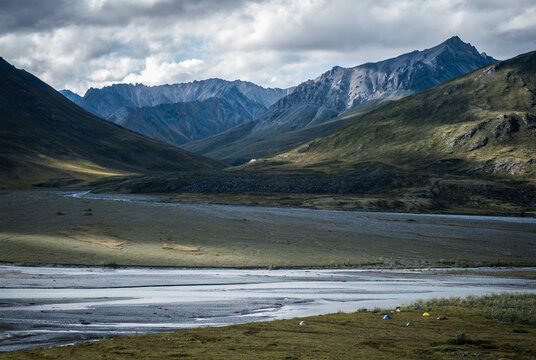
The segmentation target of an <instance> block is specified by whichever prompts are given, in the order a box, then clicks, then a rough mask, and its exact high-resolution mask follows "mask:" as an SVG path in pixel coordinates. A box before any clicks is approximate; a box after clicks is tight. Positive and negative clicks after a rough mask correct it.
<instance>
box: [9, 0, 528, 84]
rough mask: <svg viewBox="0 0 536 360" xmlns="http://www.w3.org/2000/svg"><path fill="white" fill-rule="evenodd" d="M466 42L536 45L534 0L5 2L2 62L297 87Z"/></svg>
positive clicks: (73, 78) (81, 76) (54, 77)
mask: <svg viewBox="0 0 536 360" xmlns="http://www.w3.org/2000/svg"><path fill="white" fill-rule="evenodd" d="M453 35H458V36H460V37H461V39H462V40H463V41H465V42H470V43H472V44H473V45H474V46H476V48H477V49H478V50H479V51H485V52H487V53H488V54H489V55H491V56H493V57H495V58H498V59H507V58H509V57H512V56H515V55H517V54H520V53H523V52H527V51H531V50H535V49H536V40H535V39H536V2H535V1H534V0H512V1H504V0H359V1H356V0H265V1H261V0H259V1H256V0H174V1H171V0H0V51H1V53H0V56H3V57H4V58H6V59H7V60H8V61H11V62H13V63H14V65H16V66H19V67H24V68H26V69H27V70H29V71H31V72H34V73H35V74H36V75H38V76H40V77H42V78H43V79H44V80H45V81H48V82H50V83H51V85H53V86H55V87H56V88H63V87H69V88H71V89H72V90H77V91H78V92H81V93H83V92H85V90H86V89H87V88H88V87H90V86H93V87H102V86H105V85H109V84H111V83H116V82H143V83H147V84H150V85H156V84H159V83H172V82H178V81H191V80H196V79H197V80H198V79H203V78H208V77H220V78H225V79H229V80H234V79H238V78H240V79H243V80H249V81H253V82H256V83H259V84H261V85H265V86H278V87H285V86H292V85H295V84H297V83H299V82H301V81H303V80H306V79H308V78H314V77H316V76H318V75H320V74H321V73H322V72H323V71H325V70H327V69H329V68H331V67H332V66H333V65H341V66H355V65H359V64H361V63H363V62H367V61H379V60H383V59H385V58H388V57H392V56H397V55H400V54H402V53H405V52H409V51H412V50H421V49H424V48H427V47H431V46H434V45H437V44H439V43H440V42H442V41H444V40H446V39H447V38H449V37H451V36H453Z"/></svg>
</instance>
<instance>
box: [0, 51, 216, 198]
mask: <svg viewBox="0 0 536 360" xmlns="http://www.w3.org/2000/svg"><path fill="white" fill-rule="evenodd" d="M0 114H1V122H0V186H9V187H17V186H28V185H31V184H35V183H41V182H46V181H50V180H54V179H56V180H57V181H58V183H59V184H66V183H69V182H71V181H74V182H76V181H84V180H92V179H95V178H99V177H103V176H111V175H120V174H125V173H149V172H150V173H155V172H156V173H158V172H167V171H189V170H203V169H217V168H220V167H221V164H219V163H218V162H216V161H214V160H211V159H207V158H204V157H202V156H199V155H195V154H192V153H189V152H187V151H184V150H181V149H179V148H176V147H174V146H171V145H168V144H164V143H162V142H159V141H156V140H152V139H149V138H147V137H145V136H142V135H139V134H136V133H134V132H132V131H129V130H127V129H124V128H122V127H120V126H117V125H115V124H112V123H110V122H108V121H105V120H103V119H100V118H98V117H96V116H95V115H93V114H90V113H88V112H87V111H85V110H83V109H82V108H80V107H79V106H77V105H75V104H73V103H72V102H71V101H69V100H68V99H67V98H65V97H64V96H63V95H61V94H60V93H59V92H57V91H55V90H54V89H53V88H52V87H50V86H48V85H47V84H45V83H44V82H42V81H41V80H39V79H38V78H36V77H35V76H33V75H31V74H30V73H28V72H26V71H24V70H18V69H16V68H15V67H14V66H12V65H10V64H9V63H7V62H6V61H5V60H4V59H2V58H0ZM58 179H60V180H58Z"/></svg>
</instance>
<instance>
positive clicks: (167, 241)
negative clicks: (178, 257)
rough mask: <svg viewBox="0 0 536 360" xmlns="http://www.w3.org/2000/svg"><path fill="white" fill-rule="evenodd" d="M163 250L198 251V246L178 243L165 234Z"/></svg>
mask: <svg viewBox="0 0 536 360" xmlns="http://www.w3.org/2000/svg"><path fill="white" fill-rule="evenodd" d="M163 240H164V246H163V247H162V249H164V250H176V251H187V252H196V251H199V248H198V247H196V246H187V245H182V244H178V243H177V242H176V241H175V240H174V239H173V238H172V237H171V236H169V235H168V236H166V237H165V238H164V239H163Z"/></svg>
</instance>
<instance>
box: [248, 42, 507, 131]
mask: <svg viewBox="0 0 536 360" xmlns="http://www.w3.org/2000/svg"><path fill="white" fill-rule="evenodd" d="M496 61H497V60H495V59H494V58H492V57H490V56H487V55H486V54H485V53H479V52H478V51H477V49H476V48H475V47H474V46H472V45H471V44H467V43H464V42H463V41H462V40H461V39H460V38H459V37H457V36H455V37H452V38H450V39H448V40H447V41H445V42H443V43H441V44H439V45H437V46H435V47H433V48H431V49H426V50H423V51H413V52H411V53H407V54H404V55H400V56H398V57H396V58H392V59H388V60H384V61H380V62H377V63H367V64H363V65H359V66H356V67H353V68H342V67H339V66H336V67H334V68H333V69H331V70H330V71H327V72H325V73H324V74H322V75H321V76H319V77H318V78H316V79H315V80H309V81H306V82H304V83H301V84H300V85H298V86H297V87H296V88H295V89H294V91H293V92H292V93H291V94H289V95H288V96H286V97H284V98H282V99H281V100H279V101H278V102H277V103H275V104H274V105H273V106H272V107H271V108H270V109H269V111H268V112H267V113H266V114H264V115H263V116H262V117H261V118H260V119H259V122H258V124H257V125H256V126H255V128H254V130H253V132H255V131H262V130H263V129H266V128H273V127H284V128H286V127H291V128H293V129H294V128H301V127H304V126H307V125H312V124H316V123H321V122H323V121H325V120H328V119H331V118H333V117H335V116H337V115H339V114H341V113H343V112H344V111H346V110H349V109H351V108H355V107H358V106H360V105H364V104H367V103H370V102H372V101H378V100H388V99H392V98H399V97H403V96H407V95H410V94H413V93H416V92H419V91H421V90H424V89H427V88H429V87H432V86H435V85H438V84H441V83H443V82H445V81H447V80H450V79H453V78H455V77H457V76H459V75H462V74H465V73H467V72H470V71H472V70H475V69H478V68H480V67H482V66H486V65H489V64H491V63H494V62H496ZM298 108H301V109H299V110H297V109H298Z"/></svg>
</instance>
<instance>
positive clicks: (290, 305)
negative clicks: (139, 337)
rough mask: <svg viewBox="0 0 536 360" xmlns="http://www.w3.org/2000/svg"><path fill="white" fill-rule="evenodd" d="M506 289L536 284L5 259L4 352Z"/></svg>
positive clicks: (382, 273)
mask: <svg viewBox="0 0 536 360" xmlns="http://www.w3.org/2000/svg"><path fill="white" fill-rule="evenodd" d="M483 270H485V269H483ZM503 291H513V292H519V291H523V292H536V281H534V280H522V279H510V278H498V277H482V276H460V275H451V274H447V273H446V272H445V271H444V270H433V269H432V270H290V269H285V270H273V271H270V270H242V269H172V268H165V269H163V268H118V269H110V268H104V267H46V266H43V267H22V266H13V265H0V352H4V351H13V350H18V349H28V348H33V347H46V346H52V345H65V344H70V343H73V342H77V341H88V340H97V339H102V338H107V337H112V336H119V335H130V334H138V333H145V332H156V331H170V330H177V329H187V328H193V327H202V326H223V325H229V324H237V323H243V322H251V321H268V320H274V319H284V318H294V317H302V316H310V315H318V314H325V313H333V312H338V311H343V312H352V311H356V310H358V309H360V308H368V309H372V308H375V307H380V308H392V307H394V306H397V305H401V304H409V303H411V302H414V301H416V300H417V299H426V298H432V297H450V296H466V295H469V294H471V295H482V294H489V293H499V292H503Z"/></svg>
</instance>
